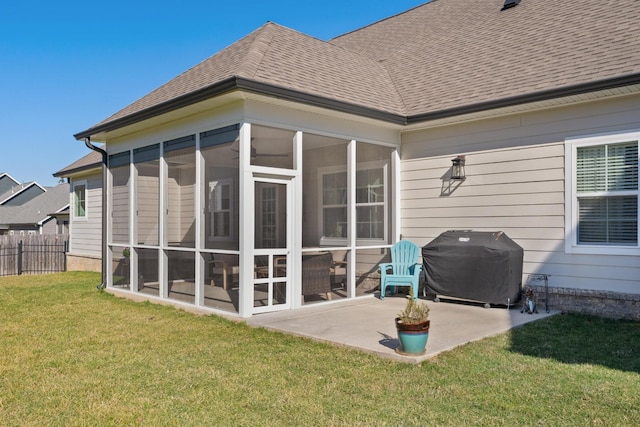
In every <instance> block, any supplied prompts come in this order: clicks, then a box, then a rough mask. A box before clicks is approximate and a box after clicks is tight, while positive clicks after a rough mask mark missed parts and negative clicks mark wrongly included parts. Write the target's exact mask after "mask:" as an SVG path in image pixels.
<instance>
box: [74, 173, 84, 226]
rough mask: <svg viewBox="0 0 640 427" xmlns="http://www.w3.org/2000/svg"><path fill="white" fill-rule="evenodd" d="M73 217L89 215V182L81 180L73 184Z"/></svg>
mask: <svg viewBox="0 0 640 427" xmlns="http://www.w3.org/2000/svg"><path fill="white" fill-rule="evenodd" d="M73 217H74V218H76V219H78V218H86V217H87V182H86V181H80V182H77V183H75V184H74V185H73Z"/></svg>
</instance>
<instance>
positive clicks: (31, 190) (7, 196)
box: [0, 181, 47, 206]
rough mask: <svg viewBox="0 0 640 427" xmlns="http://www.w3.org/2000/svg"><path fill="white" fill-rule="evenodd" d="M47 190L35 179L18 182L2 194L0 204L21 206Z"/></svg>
mask: <svg viewBox="0 0 640 427" xmlns="http://www.w3.org/2000/svg"><path fill="white" fill-rule="evenodd" d="M45 191H47V190H46V189H45V188H44V187H43V186H41V185H40V184H38V183H37V182H35V181H32V182H27V183H24V184H17V185H15V186H14V187H11V188H10V189H9V190H7V191H5V192H4V193H2V194H0V206H20V205H22V204H24V203H26V202H28V201H29V200H33V199H34V198H36V197H38V196H40V195H41V194H43V193H44V192H45Z"/></svg>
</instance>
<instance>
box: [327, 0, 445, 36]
mask: <svg viewBox="0 0 640 427" xmlns="http://www.w3.org/2000/svg"><path fill="white" fill-rule="evenodd" d="M437 1H438V0H426V1H425V2H424V3H422V4H419V5H417V6H414V7H412V8H411V9H407V10H404V11H402V12H398V13H396V14H395V15H391V16H387V17H386V18H382V19H380V20H378V21H375V22H372V23H370V24H367V25H365V26H364V27H360V28H356V29H355V30H351V31H347V32H346V33H343V34H340V35H338V36H335V37H333V38H332V39H330V40H329V41H333V40H336V39H339V38H341V37H344V36H347V35H349V34H353V33H357V32H359V31H360V30H364V29H365V28H369V27H372V26H374V25H377V24H379V23H381V22H384V21H388V20H390V19H394V18H396V17H398V16H400V15H404V14H406V13H409V12H412V11H414V10H415V9H419V8H421V7H423V6H426V5H428V4H431V3H435V2H437Z"/></svg>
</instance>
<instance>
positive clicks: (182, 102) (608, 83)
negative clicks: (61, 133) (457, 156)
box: [74, 73, 640, 140]
mask: <svg viewBox="0 0 640 427" xmlns="http://www.w3.org/2000/svg"><path fill="white" fill-rule="evenodd" d="M636 84H640V73H634V74H627V75H624V76H620V77H614V78H610V79H604V80H597V81H592V82H588V83H580V84H576V85H571V86H564V87H560V88H554V89H548V90H543V91H539V92H533V93H527V94H524V95H518V96H512V97H508V98H502V99H498V100H492V101H485V102H479V103H476V104H469V105H464V106H461V107H454V108H449V109H444V110H439V111H434V112H430V113H424V114H415V115H411V116H404V115H402V114H396V113H390V112H387V111H382V110H376V109H373V108H368V107H364V106H362V105H358V104H353V103H349V102H344V101H339V100H336V99H332V98H326V97H323V96H320V95H313V94H310V93H305V92H301V91H297V90H294V89H288V88H285V87H282V86H276V85H272V84H268V83H263V82H258V81H255V80H250V79H246V78H244V77H238V76H232V77H229V78H227V79H225V80H221V81H219V82H218V83H215V84H213V85H210V86H208V87H205V88H203V89H200V90H197V91H194V92H191V93H188V94H185V95H182V96H179V97H177V98H174V99H171V100H169V101H165V102H163V103H160V104H158V105H154V106H152V107H149V108H146V109H144V110H141V111H138V112H136V113H133V114H130V115H127V116H125V117H121V118H119V119H115V120H112V121H109V122H106V123H103V124H99V125H96V126H94V127H92V128H89V129H87V130H84V131H82V132H79V133H77V134H75V135H74V137H75V138H76V139H78V140H80V139H86V138H90V137H91V136H92V135H95V134H97V133H101V132H109V131H112V130H116V129H119V128H122V127H125V126H129V125H132V124H135V123H139V122H141V121H144V120H147V119H150V118H153V117H156V116H159V115H161V114H165V113H168V112H171V111H175V110H178V109H180V108H183V107H186V106H189V105H192V104H195V103H198V102H201V101H205V100H207V99H211V98H214V97H216V96H220V95H223V94H226V93H229V92H232V91H236V90H244V91H247V92H251V93H256V94H259V95H265V96H271V97H274V98H279V99H285V100H288V101H294V102H299V103H302V104H307V105H311V106H316V107H321V108H328V109H331V110H334V111H340V112H343V113H349V114H355V115H358V116H362V117H368V118H371V119H376V120H381V121H384V122H388V123H393V124H398V125H408V124H415V123H420V122H427V121H431V120H436V119H442V118H447V117H452V116H457V115H461V114H469V113H476V112H480V111H483V110H491V109H496V108H503V107H511V106H514V105H518V104H525V103H530V102H536V101H545V100H549V99H553V98H560V97H566V96H572V95H579V94H584V93H588V92H595V91H600V90H606V89H615V88H618V87H623V86H629V85H636Z"/></svg>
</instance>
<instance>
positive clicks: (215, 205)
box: [209, 179, 233, 240]
mask: <svg viewBox="0 0 640 427" xmlns="http://www.w3.org/2000/svg"><path fill="white" fill-rule="evenodd" d="M232 196H233V181H232V180H231V179H221V180H218V181H211V182H209V214H210V219H209V220H210V221H211V223H210V225H211V227H210V230H211V231H210V232H209V239H210V240H232V239H233V234H232V233H233V200H232Z"/></svg>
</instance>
